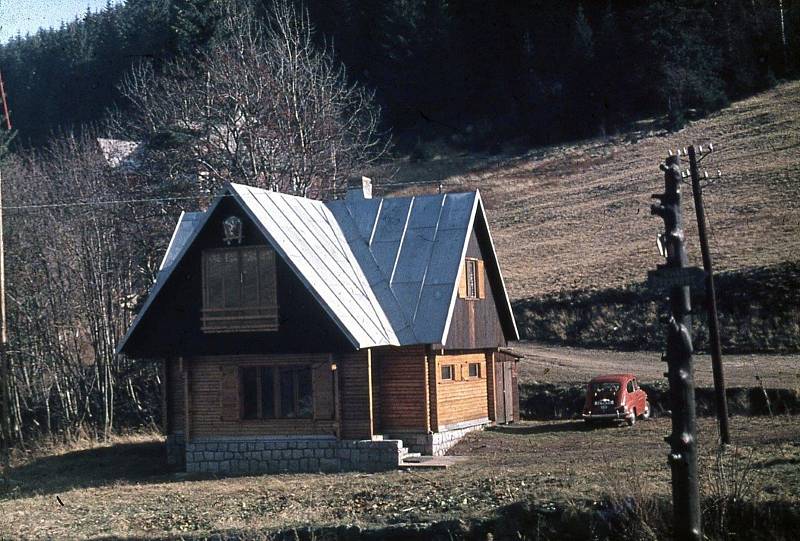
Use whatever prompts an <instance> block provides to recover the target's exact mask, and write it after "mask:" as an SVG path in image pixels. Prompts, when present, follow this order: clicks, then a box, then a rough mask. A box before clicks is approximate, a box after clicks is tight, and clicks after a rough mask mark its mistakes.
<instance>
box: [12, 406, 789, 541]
mask: <svg viewBox="0 0 800 541" xmlns="http://www.w3.org/2000/svg"><path fill="white" fill-rule="evenodd" d="M732 428H733V438H734V441H735V442H736V444H737V446H738V447H737V448H738V449H740V450H741V452H743V453H749V456H751V457H752V463H753V465H754V466H753V467H754V470H755V472H756V475H757V477H758V481H759V483H760V485H759V486H761V487H762V488H761V491H760V496H759V497H760V498H763V499H764V500H791V501H800V467H798V464H800V447H798V446H797V444H796V442H797V438H798V436H800V427H799V426H798V421H797V420H796V419H795V418H790V417H777V418H775V419H772V420H770V419H765V418H735V419H733V423H732ZM699 430H700V445H701V453H702V456H701V464H702V467H703V468H704V469H711V468H713V467H714V464H715V460H716V455H715V453H714V448H713V442H714V440H715V439H716V428H715V425H714V422H713V420H711V419H700V421H699ZM668 431H669V420H667V419H659V420H653V421H649V422H641V423H637V424H636V426H635V427H633V428H630V429H629V428H626V427H621V428H606V429H596V430H588V429H586V428H585V427H584V426H583V424H582V423H580V422H572V421H570V422H537V423H533V422H531V423H521V424H518V425H514V426H511V427H507V428H502V429H497V430H493V431H487V432H483V433H476V434H472V435H470V436H468V437H467V438H465V439H464V440H463V441H462V442H461V443H460V444H459V445H458V446H457V447H456V448H455V449H454V452H455V453H458V454H462V455H470V456H471V457H472V458H471V459H470V460H469V461H468V462H466V463H464V464H461V465H458V466H455V467H452V468H450V469H449V470H446V471H435V472H389V473H383V474H359V473H348V474H335V475H322V474H318V475H309V474H302V475H301V474H297V475H267V476H247V477H232V478H223V479H216V478H214V477H210V476H197V477H186V476H182V475H175V474H169V473H168V472H166V471H165V470H164V469H163V465H162V464H163V462H162V457H161V453H162V452H163V447H162V444H161V443H160V441H158V440H152V439H151V440H146V441H140V442H137V443H121V444H118V445H115V446H110V447H107V446H103V447H95V448H90V449H84V450H79V451H72V452H67V453H64V454H60V455H56V456H50V457H40V458H34V459H31V460H30V461H28V462H25V463H21V464H18V465H17V467H16V468H15V470H14V472H13V475H14V477H15V478H17V479H18V480H19V481H21V482H22V486H21V487H18V488H17V489H16V490H15V491H14V492H13V493H12V494H7V495H4V496H2V497H0V516H2V517H3V519H4V520H2V521H0V538H5V537H10V538H41V537H52V538H77V537H101V536H121V537H135V538H139V537H145V538H146V537H157V536H162V535H184V534H191V535H204V534H209V533H211V532H218V531H249V532H252V531H255V530H267V529H277V528H285V527H289V526H300V525H309V524H312V525H315V526H322V525H335V524H357V525H361V526H377V525H382V524H387V523H398V522H427V521H432V520H438V519H444V518H462V519H467V518H470V517H479V516H485V515H487V514H490V513H491V512H492V511H493V510H494V509H496V508H497V507H498V506H501V505H505V504H509V503H512V502H515V501H519V500H523V499H534V500H537V501H540V502H547V501H562V502H568V501H577V500H593V499H600V498H603V497H605V496H607V495H609V494H612V493H614V492H615V490H616V493H619V491H620V488H619V487H616V488H615V486H614V482H612V481H611V480H613V479H617V480H619V479H622V478H624V477H625V476H628V475H630V472H631V468H632V465H631V460H632V459H631V455H630V453H629V451H628V450H629V449H636V453H637V454H636V457H635V465H636V468H637V483H638V484H639V490H640V491H641V492H643V493H652V494H653V495H655V496H659V495H660V496H667V495H668V494H669V471H668V469H667V468H666V466H665V455H666V452H667V447H666V444H664V443H663V441H662V437H663V436H664V435H666V434H667V433H668ZM600 465H602V467H600ZM57 498H58V499H60V500H61V502H63V505H61V504H60V503H59V502H58V500H57Z"/></svg>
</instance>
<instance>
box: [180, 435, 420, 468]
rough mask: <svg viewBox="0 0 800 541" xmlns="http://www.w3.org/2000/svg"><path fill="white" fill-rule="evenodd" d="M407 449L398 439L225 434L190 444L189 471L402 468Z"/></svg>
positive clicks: (187, 452) (187, 448)
mask: <svg viewBox="0 0 800 541" xmlns="http://www.w3.org/2000/svg"><path fill="white" fill-rule="evenodd" d="M405 453H406V450H405V448H403V446H402V442H401V441H399V440H382V441H372V440H360V441H356V440H336V439H334V438H313V439H312V438H302V439H300V438H285V439H279V438H238V439H237V438H224V439H216V438H215V439H205V440H196V441H192V442H189V443H187V444H186V471H187V472H190V473H192V472H207V473H281V472H292V473H299V472H308V473H316V472H339V471H370V472H374V471H385V470H394V469H397V467H398V465H399V464H400V460H401V459H402V457H403V456H404V455H405Z"/></svg>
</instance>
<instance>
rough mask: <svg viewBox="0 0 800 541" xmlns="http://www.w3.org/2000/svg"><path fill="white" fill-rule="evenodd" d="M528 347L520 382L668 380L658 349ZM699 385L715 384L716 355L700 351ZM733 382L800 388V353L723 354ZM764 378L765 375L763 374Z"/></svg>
mask: <svg viewBox="0 0 800 541" xmlns="http://www.w3.org/2000/svg"><path fill="white" fill-rule="evenodd" d="M514 349H516V350H517V351H519V352H520V353H523V354H524V355H525V358H524V359H522V360H521V361H520V364H519V370H520V382H521V383H533V382H538V383H585V382H587V381H589V379H591V378H592V377H594V376H596V375H599V374H606V373H614V372H617V373H619V372H632V373H634V374H636V375H637V376H638V377H639V379H640V381H642V383H651V384H652V383H659V382H666V378H665V377H664V376H663V373H664V371H665V370H666V368H667V367H666V364H665V363H664V362H662V361H661V353H659V352H655V351H633V352H628V351H610V350H602V349H582V348H571V347H558V346H548V345H541V344H535V343H532V342H518V343H516V344H514ZM694 359H695V363H694V367H695V374H694V375H695V385H696V386H698V387H711V386H713V377H712V373H711V357H710V356H709V355H695V357H694ZM723 368H724V371H725V383H726V385H727V386H728V387H758V386H760V385H761V384H762V383H763V385H764V387H767V388H776V389H778V388H780V389H800V355H767V354H756V355H726V356H724V357H723ZM759 378H760V379H759Z"/></svg>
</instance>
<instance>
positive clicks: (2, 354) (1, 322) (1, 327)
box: [0, 171, 11, 486]
mask: <svg viewBox="0 0 800 541" xmlns="http://www.w3.org/2000/svg"><path fill="white" fill-rule="evenodd" d="M5 270H6V269H5V250H4V245H3V173H2V171H0V391H2V404H1V405H2V420H0V421H2V423H0V424H2V426H0V430H2V433H0V436H2V439H3V450H2V452H3V484H4V485H6V486H8V482H9V472H10V469H11V452H10V451H11V448H10V445H9V444H10V442H11V413H10V410H11V408H10V407H9V406H10V400H9V396H8V392H9V385H8V377H9V374H8V359H7V358H6V344H7V342H8V334H7V332H6V272H5Z"/></svg>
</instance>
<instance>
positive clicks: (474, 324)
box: [444, 230, 506, 350]
mask: <svg viewBox="0 0 800 541" xmlns="http://www.w3.org/2000/svg"><path fill="white" fill-rule="evenodd" d="M466 257H467V258H469V259H477V260H478V261H479V265H478V273H479V275H480V276H478V277H477V287H478V297H479V298H473V299H471V298H464V296H465V292H466V280H465V273H466V269H465V266H464V264H463V263H462V265H461V271H460V272H461V274H460V279H459V294H458V296H457V298H456V302H455V306H454V307H453V315H452V318H451V320H450V329H449V330H448V333H447V339H446V341H445V344H444V346H445V348H446V349H447V350H456V349H472V350H475V349H483V348H496V347H502V346H505V345H506V339H505V334H504V333H503V327H502V325H501V323H500V315H499V314H498V312H497V305H496V304H495V290H496V289H497V288H498V287H500V286H499V285H498V284H496V283H494V282H496V280H492V279H490V276H488V275H487V273H488V272H489V271H490V270H491V269H490V267H488V266H486V265H484V260H485V259H486V258H487V257H490V254H489V251H488V249H486V250H482V249H481V243H480V242H478V235H477V233H476V231H475V230H473V231H472V233H471V234H470V237H469V244H468V245H467V254H466Z"/></svg>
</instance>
